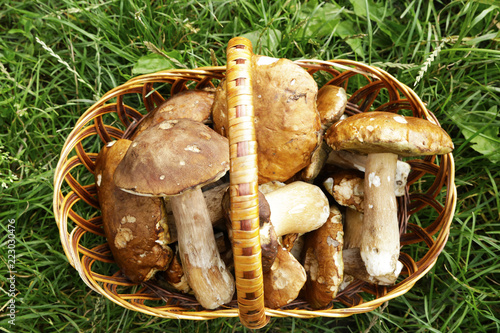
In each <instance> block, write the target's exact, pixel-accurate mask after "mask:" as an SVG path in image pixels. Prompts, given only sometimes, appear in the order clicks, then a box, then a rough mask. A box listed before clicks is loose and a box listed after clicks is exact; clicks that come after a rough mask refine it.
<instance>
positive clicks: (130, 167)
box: [114, 119, 229, 196]
mask: <svg viewBox="0 0 500 333" xmlns="http://www.w3.org/2000/svg"><path fill="white" fill-rule="evenodd" d="M227 170H229V143H228V140H227V139H226V138H224V137H222V136H221V135H219V134H218V133H216V132H215V131H213V130H212V129H210V128H209V127H208V126H206V125H204V124H202V123H200V122H197V121H193V120H190V119H177V120H166V121H163V122H161V123H160V124H158V125H155V126H153V127H150V128H149V129H148V130H146V131H144V132H142V133H141V134H139V135H138V136H137V138H136V139H135V140H134V141H133V143H132V145H131V146H130V148H129V149H128V151H127V154H126V155H125V157H124V159H123V161H122V162H121V163H120V164H119V165H118V167H117V168H116V172H115V176H114V177H115V178H114V179H115V182H116V185H117V186H118V187H120V188H122V189H123V190H125V191H127V192H131V193H134V194H139V195H146V196H171V195H177V194H181V193H182V192H184V191H187V190H190V189H194V188H196V187H199V186H203V185H205V184H208V183H211V182H214V181H216V180H217V179H219V178H220V177H222V176H223V175H224V174H225V173H226V171H227Z"/></svg>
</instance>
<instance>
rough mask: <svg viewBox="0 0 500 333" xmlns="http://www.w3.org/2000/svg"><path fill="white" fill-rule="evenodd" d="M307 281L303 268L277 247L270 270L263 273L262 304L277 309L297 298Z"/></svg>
mask: <svg viewBox="0 0 500 333" xmlns="http://www.w3.org/2000/svg"><path fill="white" fill-rule="evenodd" d="M306 280H307V276H306V272H305V270H304V267H303V266H302V265H301V264H300V263H299V261H298V260H297V259H295V257H294V256H293V255H292V254H291V253H290V252H288V251H287V250H285V249H283V248H282V247H278V254H277V257H276V260H275V261H274V263H273V265H272V266H271V269H270V270H269V271H268V272H266V273H264V304H265V306H266V307H269V308H271V309H277V308H280V307H282V306H285V305H287V304H289V303H290V302H291V301H293V300H294V299H296V298H297V296H298V295H299V292H300V290H301V289H302V287H303V286H304V283H305V282H306Z"/></svg>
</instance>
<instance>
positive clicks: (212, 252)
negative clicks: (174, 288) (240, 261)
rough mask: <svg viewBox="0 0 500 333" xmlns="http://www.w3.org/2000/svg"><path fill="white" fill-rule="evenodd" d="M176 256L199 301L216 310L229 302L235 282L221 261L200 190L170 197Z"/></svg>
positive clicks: (205, 306)
mask: <svg viewBox="0 0 500 333" xmlns="http://www.w3.org/2000/svg"><path fill="white" fill-rule="evenodd" d="M170 203H171V205H172V211H173V213H174V216H175V222H176V227H177V235H178V242H179V256H180V258H181V262H182V267H183V268H184V271H185V274H186V277H187V280H188V284H189V286H190V287H191V289H192V290H193V292H194V294H195V297H196V299H197V300H198V302H199V303H200V304H201V305H202V306H203V307H204V308H206V309H215V308H217V307H219V306H220V305H222V304H225V303H228V302H230V301H231V299H232V297H233V293H234V281H233V277H232V276H231V274H230V273H229V272H228V271H227V269H226V266H225V265H224V262H223V261H222V259H221V258H220V255H219V252H218V250H217V245H216V242H215V237H214V232H213V229H212V223H211V221H210V217H209V213H208V209H207V205H206V203H205V200H204V197H203V193H202V191H201V190H200V189H199V188H197V189H194V190H191V191H187V192H185V193H183V194H180V195H177V196H173V197H171V198H170Z"/></svg>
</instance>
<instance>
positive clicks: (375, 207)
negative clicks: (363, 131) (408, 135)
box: [360, 153, 400, 283]
mask: <svg viewBox="0 0 500 333" xmlns="http://www.w3.org/2000/svg"><path fill="white" fill-rule="evenodd" d="M397 158H398V156H397V155H396V154H392V153H376V154H369V155H368V158H367V162H366V170H365V185H364V186H365V215H364V222H363V224H364V228H363V232H362V234H361V244H360V253H361V258H362V259H363V261H364V263H365V266H366V270H367V272H368V273H369V274H370V275H371V276H373V277H374V278H375V279H376V280H379V281H386V282H387V283H393V282H394V281H395V279H396V278H397V274H396V270H397V263H398V258H399V251H400V244H399V226H398V216H397V203H396V196H395V195H394V177H395V174H396V162H397Z"/></svg>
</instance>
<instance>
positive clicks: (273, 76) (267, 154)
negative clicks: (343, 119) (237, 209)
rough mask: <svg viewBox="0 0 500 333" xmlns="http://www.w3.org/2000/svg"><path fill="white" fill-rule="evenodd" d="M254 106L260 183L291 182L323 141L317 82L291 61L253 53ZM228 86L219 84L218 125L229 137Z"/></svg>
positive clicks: (215, 117)
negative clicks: (317, 103) (321, 139)
mask: <svg viewBox="0 0 500 333" xmlns="http://www.w3.org/2000/svg"><path fill="white" fill-rule="evenodd" d="M252 84H253V85H252V88H253V106H254V110H255V131H256V140H257V142H258V143H259V144H258V148H257V149H258V155H259V158H258V176H259V184H262V183H265V182H268V181H271V180H278V181H286V180H288V179H290V178H291V177H292V176H294V175H295V174H296V173H297V172H299V171H300V170H301V169H303V168H304V167H305V166H307V165H308V164H309V162H310V160H311V153H312V152H313V151H314V149H316V147H317V146H318V144H319V143H320V140H319V130H320V128H321V123H320V120H319V114H318V111H317V109H316V95H317V93H318V86H317V84H316V82H315V81H314V79H313V77H312V76H311V75H310V74H309V73H307V71H306V70H304V69H303V68H302V67H300V66H298V65H297V64H294V63H293V62H292V61H290V60H288V59H276V58H270V57H264V56H258V55H254V56H252ZM227 112H228V111H227V101H226V84H225V82H221V84H220V85H219V87H217V90H216V95H215V100H214V104H213V107H212V117H213V122H214V129H215V130H216V131H217V132H219V133H221V134H222V135H227V129H228V126H229V125H228V116H227Z"/></svg>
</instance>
